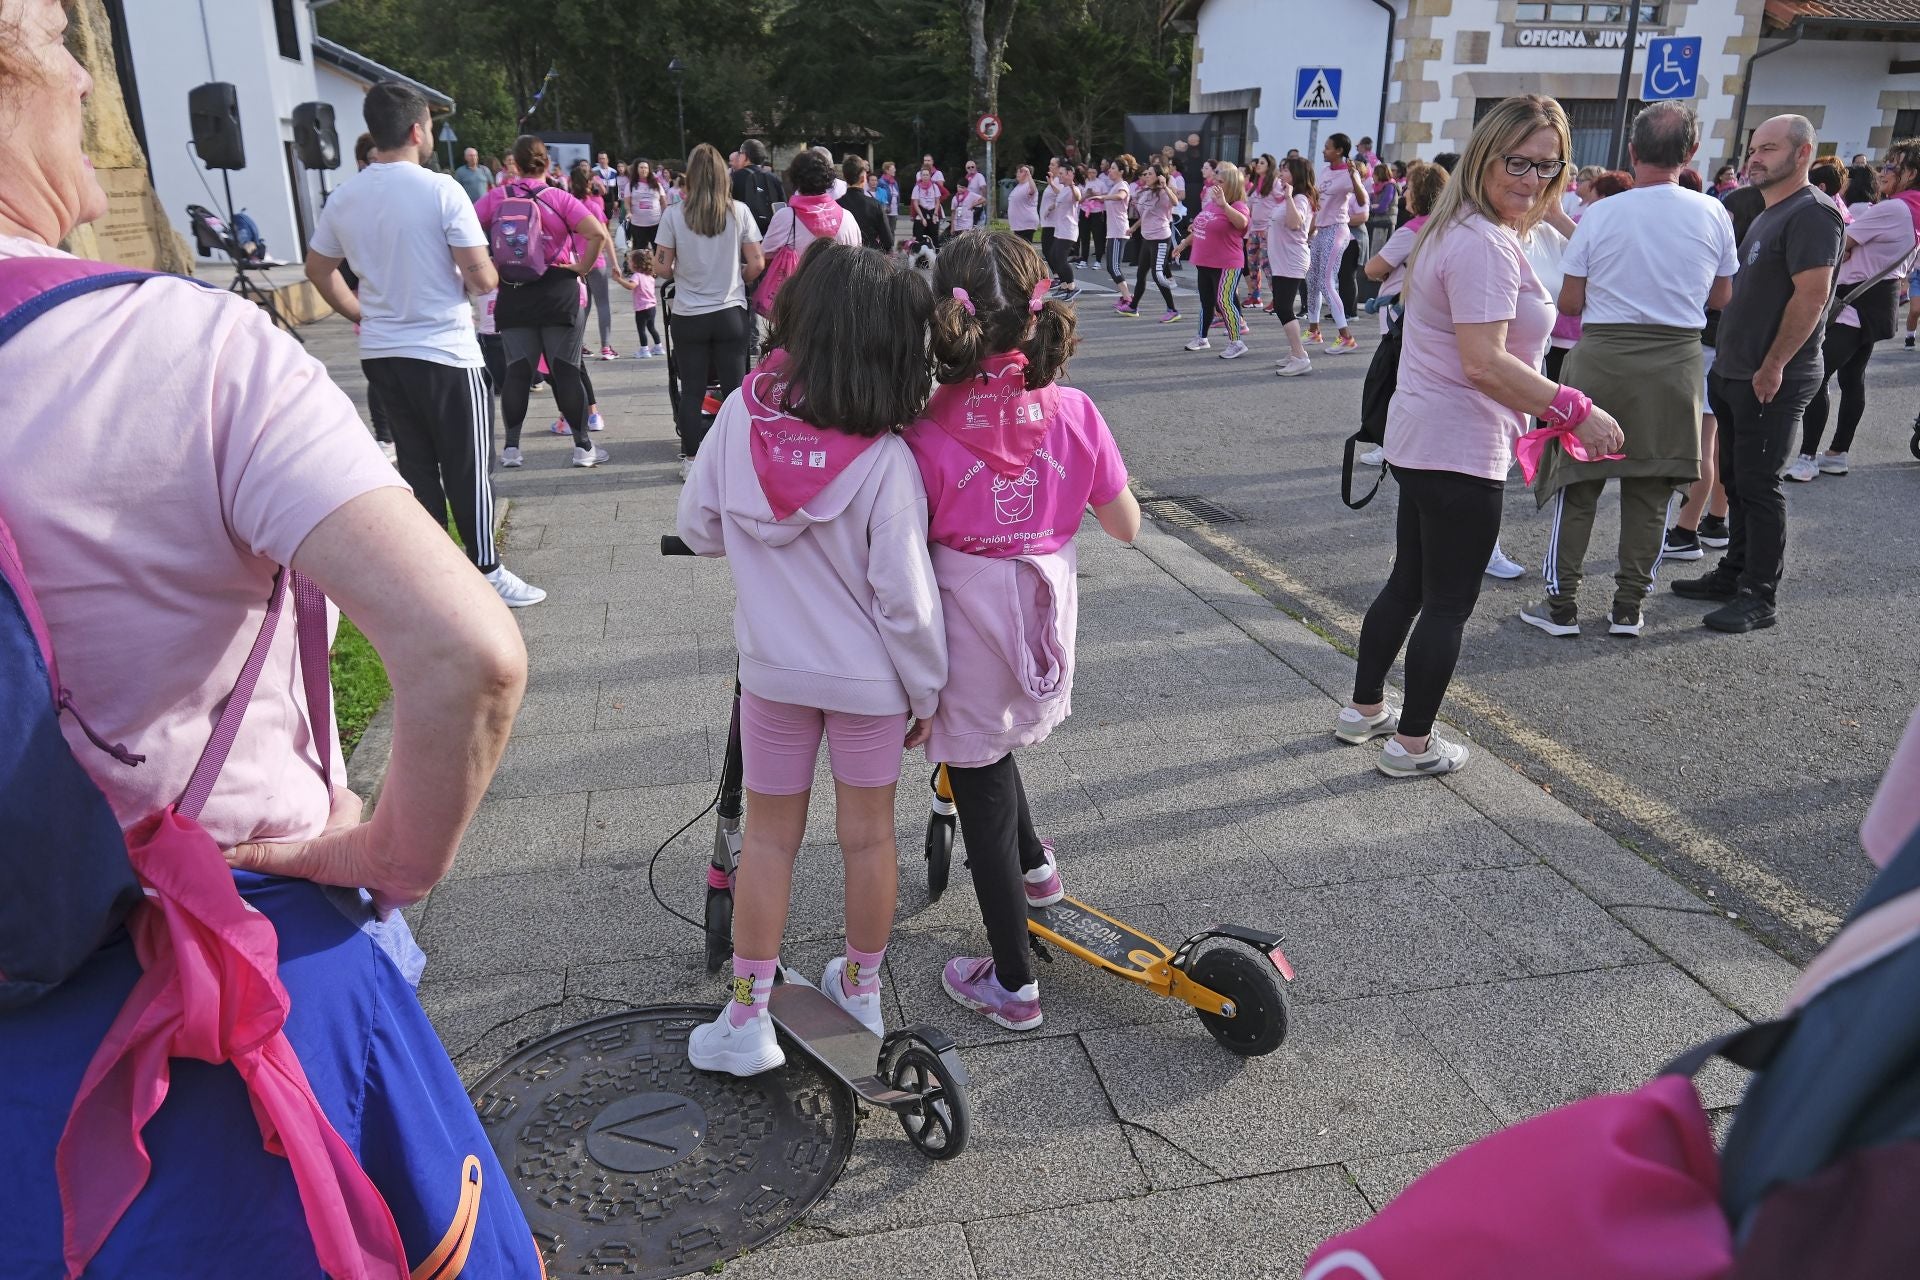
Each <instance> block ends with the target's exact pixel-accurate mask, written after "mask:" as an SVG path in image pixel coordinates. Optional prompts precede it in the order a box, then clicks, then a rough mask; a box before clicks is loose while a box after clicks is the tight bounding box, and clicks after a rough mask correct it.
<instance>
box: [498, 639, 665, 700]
mask: <svg viewBox="0 0 1920 1280" xmlns="http://www.w3.org/2000/svg"><path fill="white" fill-rule="evenodd" d="M699 674H700V642H699V640H698V638H697V637H696V636H695V635H694V634H693V633H692V632H686V631H682V632H675V633H672V634H667V635H657V636H651V635H621V636H613V637H609V638H607V639H602V640H592V639H583V640H570V641H566V642H564V643H563V642H557V641H556V642H554V643H551V644H540V645H531V646H529V647H528V653H527V688H528V689H530V690H531V689H549V688H554V689H564V688H581V687H588V688H598V687H599V686H600V685H602V684H609V683H612V684H637V683H640V682H642V681H647V680H661V679H666V678H668V677H672V676H695V675H699Z"/></svg>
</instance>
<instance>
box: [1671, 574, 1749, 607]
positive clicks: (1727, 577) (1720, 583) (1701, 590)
mask: <svg viewBox="0 0 1920 1280" xmlns="http://www.w3.org/2000/svg"><path fill="white" fill-rule="evenodd" d="M1671 585H1672V587H1673V594H1675V595H1677V596H1685V597H1686V598H1687V599H1689V600H1731V599H1733V598H1734V597H1735V596H1737V595H1739V594H1740V579H1739V576H1738V575H1737V574H1732V573H1722V572H1721V571H1720V569H1719V567H1718V566H1715V567H1714V570H1713V572H1711V573H1704V574H1701V575H1700V576H1699V577H1697V578H1675V579H1674V580H1673V582H1672V584H1671Z"/></svg>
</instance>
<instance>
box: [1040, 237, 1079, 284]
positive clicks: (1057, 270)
mask: <svg viewBox="0 0 1920 1280" xmlns="http://www.w3.org/2000/svg"><path fill="white" fill-rule="evenodd" d="M1072 251H1073V245H1072V244H1071V243H1070V242H1069V241H1068V240H1067V238H1066V237H1065V236H1062V235H1059V234H1057V233H1056V232H1055V231H1054V229H1053V228H1052V227H1046V228H1044V229H1043V230H1042V231H1041V232H1040V252H1041V254H1042V256H1044V257H1045V258H1046V260H1047V266H1048V267H1050V268H1051V269H1052V270H1053V276H1054V279H1056V280H1058V281H1059V282H1060V283H1061V284H1072V283H1073V252H1072Z"/></svg>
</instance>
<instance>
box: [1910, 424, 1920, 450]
mask: <svg viewBox="0 0 1920 1280" xmlns="http://www.w3.org/2000/svg"><path fill="white" fill-rule="evenodd" d="M1907 452H1908V453H1910V454H1912V455H1913V456H1914V457H1916V458H1920V425H1916V426H1915V427H1914V429H1913V439H1911V440H1909V441H1907Z"/></svg>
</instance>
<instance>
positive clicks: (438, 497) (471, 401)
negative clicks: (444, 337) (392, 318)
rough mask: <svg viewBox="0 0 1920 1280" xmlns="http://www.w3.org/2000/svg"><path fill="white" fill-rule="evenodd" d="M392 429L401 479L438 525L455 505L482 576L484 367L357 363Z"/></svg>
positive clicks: (491, 561) (486, 427)
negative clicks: (376, 390) (376, 392)
mask: <svg viewBox="0 0 1920 1280" xmlns="http://www.w3.org/2000/svg"><path fill="white" fill-rule="evenodd" d="M360 367H361V368H362V369H363V370H365V371H366V375H367V385H368V386H370V387H374V388H377V389H378V391H379V395H380V402H381V404H382V405H383V406H384V407H385V409H386V412H387V421H388V422H389V423H390V424H391V425H392V427H393V444H394V449H395V451H396V452H397V453H398V454H399V468H400V478H401V479H402V480H405V481H406V482H407V483H408V484H409V485H412V486H413V496H414V497H416V498H418V499H420V505H421V506H423V507H425V508H426V509H427V514H428V515H430V516H432V517H433V522H434V523H435V524H437V525H441V524H445V523H446V519H447V508H448V507H452V508H453V525H454V528H456V529H458V530H459V531H460V540H461V541H462V542H464V543H465V544H466V547H467V558H468V559H470V560H472V561H473V563H474V564H475V565H476V566H477V567H478V568H479V569H480V571H481V572H482V573H488V572H491V571H492V570H493V568H494V567H495V566H496V565H498V564H499V562H500V561H499V557H498V556H497V555H496V554H495V553H494V549H493V522H494V521H493V484H492V482H491V481H490V480H489V479H488V475H487V473H488V471H489V470H490V469H491V466H492V463H493V396H492V394H491V393H489V392H488V390H487V382H486V371H485V370H484V369H483V368H481V367H480V366H478V365H475V366H474V367H473V368H471V369H466V368H461V367H459V366H456V365H450V364H436V363H435V362H433V361H431V360H415V359H413V358H411V357H407V356H380V357H377V358H374V359H370V360H362V361H361V362H360Z"/></svg>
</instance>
